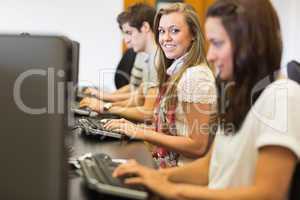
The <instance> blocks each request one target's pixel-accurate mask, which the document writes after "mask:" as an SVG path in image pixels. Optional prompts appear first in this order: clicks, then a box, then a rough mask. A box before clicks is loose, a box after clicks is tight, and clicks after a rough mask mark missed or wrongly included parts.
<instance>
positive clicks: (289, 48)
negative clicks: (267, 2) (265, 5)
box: [272, 0, 300, 66]
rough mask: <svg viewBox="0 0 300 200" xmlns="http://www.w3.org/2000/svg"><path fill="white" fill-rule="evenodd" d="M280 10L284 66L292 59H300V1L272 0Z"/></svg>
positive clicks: (278, 10)
mask: <svg viewBox="0 0 300 200" xmlns="http://www.w3.org/2000/svg"><path fill="white" fill-rule="evenodd" d="M272 2H273V4H274V7H275V9H276V10H277V12H278V15H279V19H280V23H281V30H282V35H283V45H284V48H283V58H282V66H285V65H286V64H287V63H288V62H289V61H290V60H292V59H296V60H298V61H300V37H299V36H300V20H299V19H300V1H299V0H272Z"/></svg>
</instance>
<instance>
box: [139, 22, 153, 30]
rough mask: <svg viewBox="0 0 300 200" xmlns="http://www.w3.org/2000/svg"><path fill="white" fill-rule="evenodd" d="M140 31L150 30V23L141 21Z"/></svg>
mask: <svg viewBox="0 0 300 200" xmlns="http://www.w3.org/2000/svg"><path fill="white" fill-rule="evenodd" d="M141 31H143V32H149V31H151V27H150V24H149V23H148V22H143V25H142V27H141Z"/></svg>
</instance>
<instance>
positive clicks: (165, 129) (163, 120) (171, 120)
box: [152, 86, 179, 168]
mask: <svg viewBox="0 0 300 200" xmlns="http://www.w3.org/2000/svg"><path fill="white" fill-rule="evenodd" d="M166 90H167V87H166V86H164V87H162V88H161V89H160V91H159V94H158V97H157V99H156V109H155V113H154V118H153V125H154V128H155V131H156V132H160V133H164V134H168V135H174V136H176V135H177V133H176V132H177V131H176V124H175V120H176V118H175V110H176V105H174V106H172V108H171V109H169V110H166V108H165V98H164V95H165V92H166ZM152 156H153V158H154V161H155V162H156V164H157V166H159V167H160V168H167V167H174V166H177V161H178V157H179V154H178V153H176V152H173V151H170V150H168V149H167V148H164V147H159V146H156V147H154V149H153V151H152Z"/></svg>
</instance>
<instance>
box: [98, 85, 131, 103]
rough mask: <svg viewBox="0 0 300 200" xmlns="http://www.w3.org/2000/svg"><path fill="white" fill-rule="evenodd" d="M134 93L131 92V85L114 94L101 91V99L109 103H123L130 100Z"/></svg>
mask: <svg viewBox="0 0 300 200" xmlns="http://www.w3.org/2000/svg"><path fill="white" fill-rule="evenodd" d="M132 92H133V91H131V90H130V85H125V86H123V87H121V88H119V89H118V90H116V91H115V92H113V93H107V92H102V91H100V92H99V98H100V99H102V100H103V101H109V102H117V101H123V100H126V99H128V98H130V96H131V95H132Z"/></svg>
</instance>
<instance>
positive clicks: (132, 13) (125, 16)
mask: <svg viewBox="0 0 300 200" xmlns="http://www.w3.org/2000/svg"><path fill="white" fill-rule="evenodd" d="M155 14H156V10H155V9H154V8H153V7H151V6H149V5H147V4H144V3H137V4H134V5H132V6H130V7H128V9H126V10H125V11H123V12H121V13H120V14H119V15H118V17H117V22H118V24H119V27H120V29H121V30H122V25H124V24H125V23H128V24H129V25H130V26H132V27H134V28H136V29H138V30H140V29H141V27H142V26H143V23H144V22H148V23H149V25H150V28H151V30H152V31H153V22H154V17H155Z"/></svg>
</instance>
